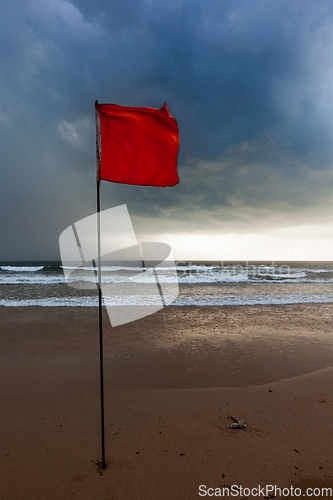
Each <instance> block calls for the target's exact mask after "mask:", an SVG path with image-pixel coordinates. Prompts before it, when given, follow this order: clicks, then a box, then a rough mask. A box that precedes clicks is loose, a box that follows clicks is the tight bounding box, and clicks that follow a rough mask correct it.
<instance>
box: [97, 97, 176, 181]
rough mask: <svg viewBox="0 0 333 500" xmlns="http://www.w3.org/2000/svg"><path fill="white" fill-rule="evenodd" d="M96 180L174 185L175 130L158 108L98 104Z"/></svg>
mask: <svg viewBox="0 0 333 500" xmlns="http://www.w3.org/2000/svg"><path fill="white" fill-rule="evenodd" d="M95 108H96V127H97V180H98V181H99V179H102V180H104V181H111V182H120V183H123V184H135V185H139V186H159V187H164V186H175V185H176V184H178V182H179V179H178V174H177V155H178V148H179V131H178V125H177V122H176V120H175V119H174V118H173V117H172V116H171V115H170V114H169V111H168V108H167V105H166V104H164V106H163V108H161V109H154V108H134V107H130V106H118V105H117V104H98V102H97V101H96V103H95Z"/></svg>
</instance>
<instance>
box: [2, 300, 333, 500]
mask: <svg viewBox="0 0 333 500" xmlns="http://www.w3.org/2000/svg"><path fill="white" fill-rule="evenodd" d="M332 312H333V306H331V305H325V304H317V305H308V304H307V305H290V306H251V307H247V306H244V307H225V308H218V307H206V308H196V307H184V308H181V307H169V308H166V309H165V310H163V311H161V312H159V313H157V314H155V315H152V316H150V317H147V318H143V319H142V320H139V321H137V322H135V323H131V324H128V325H122V326H121V327H116V328H113V329H112V328H111V326H110V323H109V321H108V318H107V315H106V314H105V315H104V338H105V340H104V352H105V358H104V361H105V424H106V425H105V430H106V458H107V468H106V470H105V471H104V472H103V474H102V475H100V471H99V469H98V467H97V466H96V462H97V461H98V460H100V458H101V445H100V411H99V405H100V401H99V361H98V356H99V352H98V323H97V319H98V317H97V310H96V309H95V308H70V307H69V308H56V307H54V308H48V307H45V308H42V307H28V308H3V307H2V308H0V324H1V336H0V340H1V342H0V345H1V351H0V361H1V364H0V380H1V448H2V451H1V477H0V498H1V499H3V500H5V499H11V500H13V499H15V500H16V499H20V500H21V499H22V500H24V499H34V500H38V499H43V500H44V499H51V500H53V499H64V500H67V499H73V498H77V499H80V500H85V499H89V500H102V499H108V500H109V499H117V500H118V499H132V498H133V499H157V500H159V499H173V498H175V499H192V498H201V496H199V486H200V485H202V488H201V493H202V492H204V491H209V492H210V493H212V492H217V493H219V491H220V490H221V491H222V489H223V488H226V489H227V490H228V491H229V492H230V498H239V499H241V498H246V497H248V498H252V496H251V495H248V494H244V493H243V492H241V493H242V494H239V495H238V496H232V495H231V491H232V490H231V489H230V487H233V485H238V486H239V485H241V486H242V487H243V488H254V487H256V488H257V487H258V486H259V485H260V486H261V487H265V486H266V485H272V486H276V487H280V488H289V491H290V489H291V487H292V486H293V488H301V493H302V496H303V493H304V494H305V492H306V489H307V488H320V489H321V488H325V487H331V488H332V489H333V431H332V416H333V369H332V368H331V367H332V366H333V361H332V354H333V335H332V325H331V317H332ZM231 416H235V417H236V418H238V419H241V420H242V421H244V422H246V424H247V428H246V429H237V430H231V429H227V426H228V425H230V424H232V423H233V422H232V420H231ZM204 485H205V487H204ZM208 488H213V489H211V490H207V489H208ZM216 488H217V489H216ZM219 489H220V490H219ZM235 492H236V490H235V489H233V493H234V495H235ZM245 493H248V492H247V491H246V490H245ZM285 493H287V491H285ZM316 493H318V491H317V490H316ZM207 496H208V495H207ZM223 497H224V498H227V495H226V494H224V495H223ZM289 497H290V498H291V495H289V496H288V494H284V495H282V496H281V498H289ZM253 498H254V497H253ZM261 498H263V497H261ZM316 498H326V495H325V494H324V495H319V496H316ZM327 498H331V497H329V496H328V497H327Z"/></svg>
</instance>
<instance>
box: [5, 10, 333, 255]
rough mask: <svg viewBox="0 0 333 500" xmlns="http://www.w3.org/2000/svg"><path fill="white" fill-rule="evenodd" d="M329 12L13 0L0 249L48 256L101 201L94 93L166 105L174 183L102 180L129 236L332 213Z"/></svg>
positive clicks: (332, 34)
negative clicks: (176, 147) (175, 130)
mask: <svg viewBox="0 0 333 500" xmlns="http://www.w3.org/2000/svg"><path fill="white" fill-rule="evenodd" d="M332 24H333V7H332V4H331V2H329V1H322V2H321V3H320V5H318V3H317V2H314V1H310V0H305V1H304V0H291V1H288V2H287V1H281V0H272V1H270V2H266V1H261V0H242V1H240V2H233V1H231V0H230V1H223V2H221V1H219V0H207V1H205V2H202V1H197V0H169V1H163V0H146V1H144V0H132V1H125V0H123V1H118V0H115V1H113V2H109V1H106V0H97V1H95V2H90V1H88V0H73V1H72V2H70V1H63V0H30V1H28V2H22V1H19V0H14V1H13V2H10V3H9V2H7V4H6V5H5V6H4V9H3V13H2V17H1V20H0V25H1V26H0V28H1V29H0V39H1V42H2V43H1V65H0V76H1V84H0V88H1V94H0V130H1V135H0V140H1V152H2V183H1V186H2V195H1V203H2V205H1V209H2V214H4V217H3V223H2V224H3V225H2V229H1V231H2V234H3V235H4V236H3V242H2V251H1V255H0V258H1V259H10V258H34V256H35V257H36V258H43V256H45V258H58V255H59V254H58V237H59V234H60V232H61V231H62V230H63V229H64V228H65V227H67V226H68V225H69V224H70V223H72V222H73V221H74V220H78V219H80V218H83V217H85V216H87V215H89V214H90V213H92V212H93V211H94V209H95V184H94V181H95V137H94V101H95V99H98V100H99V101H100V102H114V103H118V104H124V105H132V106H152V107H160V106H161V105H162V104H163V102H167V103H168V105H169V107H170V110H171V113H172V114H173V116H175V118H176V119H177V120H178V123H179V128H180V134H181V149H180V156H179V173H180V179H181V183H180V184H179V185H178V186H177V187H175V188H172V189H162V190H161V189H157V188H140V187H133V186H122V185H112V184H106V183H104V184H103V190H102V196H103V205H104V208H107V207H109V206H113V205H117V204H120V203H127V204H128V207H129V210H130V213H131V214H133V215H134V214H135V215H134V218H133V220H134V221H135V224H136V226H137V228H138V230H140V231H141V230H142V231H144V228H145V227H146V229H147V230H148V229H149V231H151V232H154V231H155V230H157V229H158V230H161V227H165V228H166V230H167V231H169V232H174V233H176V232H179V231H184V228H186V229H187V230H189V231H195V230H200V229H201V230H202V228H206V230H207V232H209V231H211V232H214V231H216V232H221V231H222V232H223V231H224V230H230V228H233V229H234V230H235V231H243V230H245V229H244V228H246V227H247V228H248V227H249V226H251V227H252V226H253V227H256V228H259V229H260V230H264V229H265V227H267V225H268V224H270V225H272V224H273V225H275V226H276V227H278V226H279V225H290V224H296V223H297V224H299V223H301V222H302V221H305V220H306V221H309V217H310V218H311V217H312V220H313V221H314V222H315V221H316V220H317V219H316V218H321V220H322V218H323V217H324V214H325V213H327V212H328V211H329V210H330V209H332V208H333V207H332V196H331V192H332V183H333V181H332V179H333V175H332V174H333V169H332V157H333V156H332V153H333V149H332V136H333V122H332V118H331V117H332V112H333V92H332V74H333V73H332V69H331V68H332V67H333V65H332V62H333V61H332V59H333V50H332V49H333V30H332Z"/></svg>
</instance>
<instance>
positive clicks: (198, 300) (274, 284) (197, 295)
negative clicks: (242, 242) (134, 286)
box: [0, 261, 333, 307]
mask: <svg viewBox="0 0 333 500" xmlns="http://www.w3.org/2000/svg"><path fill="white" fill-rule="evenodd" d="M176 270H177V276H178V283H179V295H178V297H177V298H176V299H175V300H174V302H173V303H172V305H174V306H223V305H228V306H235V305H254V304H297V303H329V302H333V262H217V261H213V262H198V261H197V262H176ZM94 271H95V275H97V272H96V271H97V270H96V269H94ZM158 279H159V282H160V284H161V285H162V284H163V283H170V281H172V279H173V278H172V268H170V267H163V266H161V267H158ZM80 280H81V284H80V286H81V289H75V288H72V287H71V286H69V285H68V284H67V282H66V279H65V276H64V269H63V268H62V266H61V263H60V262H3V263H0V305H1V306H6V307H20V306H43V307H57V306H89V307H97V306H98V292H97V286H96V279H95V277H94V276H93V277H92V274H91V273H87V276H85V274H84V272H83V273H82V272H81V274H80ZM155 280H156V274H155V273H154V272H153V269H152V268H144V267H142V268H140V269H138V268H137V267H133V266H132V265H131V263H127V264H126V265H118V266H104V265H103V266H102V281H103V282H104V283H114V284H115V286H116V285H117V284H121V283H129V284H130V283H131V282H134V281H135V282H136V283H138V282H142V283H147V284H149V283H153V282H154V281H155ZM94 281H95V282H94ZM93 282H94V283H93ZM127 289H130V287H127ZM142 300H144V298H143V297H141V296H138V295H135V294H134V295H133V296H132V295H130V294H127V295H126V296H124V295H121V296H117V297H115V301H116V302H117V303H118V304H124V305H129V304H135V303H137V304H140V303H142Z"/></svg>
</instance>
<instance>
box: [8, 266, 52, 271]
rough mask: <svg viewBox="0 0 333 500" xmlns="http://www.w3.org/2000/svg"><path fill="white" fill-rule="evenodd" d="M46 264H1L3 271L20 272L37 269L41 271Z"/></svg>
mask: <svg viewBox="0 0 333 500" xmlns="http://www.w3.org/2000/svg"><path fill="white" fill-rule="evenodd" d="M43 268H44V266H0V269H1V270H2V271H11V272H19V273H27V272H28V273H29V272H30V273H33V272H35V271H41V270H42V269H43Z"/></svg>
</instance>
